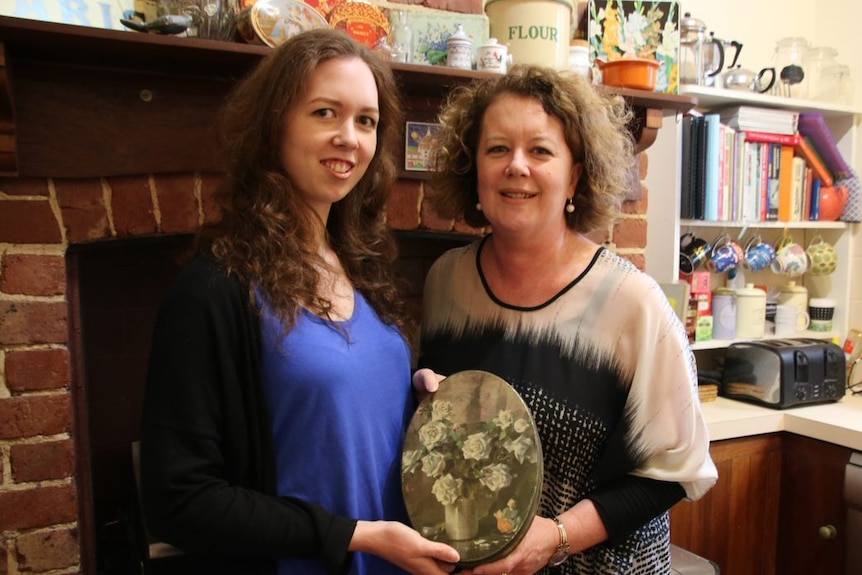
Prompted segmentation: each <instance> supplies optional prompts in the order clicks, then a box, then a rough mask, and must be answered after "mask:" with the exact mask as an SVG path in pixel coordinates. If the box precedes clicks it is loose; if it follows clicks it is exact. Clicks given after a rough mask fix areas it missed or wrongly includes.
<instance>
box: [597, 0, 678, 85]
mask: <svg viewBox="0 0 862 575" xmlns="http://www.w3.org/2000/svg"><path fill="white" fill-rule="evenodd" d="M586 17H587V40H589V42H590V59H591V60H592V61H593V62H595V61H596V60H604V61H606V62H612V61H615V60H619V59H620V58H624V57H626V56H636V57H639V58H647V59H650V60H656V61H657V62H659V64H660V66H659V69H658V77H657V79H656V87H655V91H656V92H663V93H667V94H678V93H679V2H678V1H677V0H654V1H650V0H590V1H589V4H588V8H587V14H586ZM593 78H594V79H598V80H601V69H600V68H599V67H598V66H597V65H594V66H593Z"/></svg>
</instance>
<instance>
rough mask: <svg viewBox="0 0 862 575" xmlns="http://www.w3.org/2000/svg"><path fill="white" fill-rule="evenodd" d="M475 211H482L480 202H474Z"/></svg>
mask: <svg viewBox="0 0 862 575" xmlns="http://www.w3.org/2000/svg"><path fill="white" fill-rule="evenodd" d="M476 210H478V211H480V212H481V211H482V202H476Z"/></svg>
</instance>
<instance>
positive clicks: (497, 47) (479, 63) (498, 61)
mask: <svg viewBox="0 0 862 575" xmlns="http://www.w3.org/2000/svg"><path fill="white" fill-rule="evenodd" d="M508 52H509V48H508V47H507V46H506V45H505V44H498V43H497V39H496V38H488V43H487V44H485V45H484V46H479V50H478V58H477V60H476V69H477V70H484V71H485V72H497V73H498V74H505V73H506V70H507V68H508V67H509V66H511V65H512V55H511V54H509V53H508Z"/></svg>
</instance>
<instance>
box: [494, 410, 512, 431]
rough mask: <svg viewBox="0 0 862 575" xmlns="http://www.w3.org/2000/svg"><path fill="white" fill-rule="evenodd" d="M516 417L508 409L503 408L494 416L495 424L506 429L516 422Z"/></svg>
mask: <svg viewBox="0 0 862 575" xmlns="http://www.w3.org/2000/svg"><path fill="white" fill-rule="evenodd" d="M514 420H515V417H514V415H512V412H511V411H509V410H508V409H501V410H500V411H498V412H497V417H495V418H494V424H495V425H496V426H497V427H499V428H500V429H506V428H508V427H509V426H510V425H512V423H513V422H514Z"/></svg>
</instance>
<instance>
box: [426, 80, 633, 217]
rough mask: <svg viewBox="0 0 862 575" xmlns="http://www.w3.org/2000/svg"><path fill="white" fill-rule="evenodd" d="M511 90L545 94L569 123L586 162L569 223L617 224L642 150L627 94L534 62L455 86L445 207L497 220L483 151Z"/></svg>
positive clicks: (438, 193) (447, 211)
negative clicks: (493, 117)
mask: <svg viewBox="0 0 862 575" xmlns="http://www.w3.org/2000/svg"><path fill="white" fill-rule="evenodd" d="M506 94H514V95H517V96H524V97H527V98H534V99H536V100H538V101H539V102H540V103H541V104H542V108H543V109H544V110H545V112H546V113H548V114H549V115H551V116H553V117H555V118H557V119H558V120H559V121H560V122H561V123H562V125H563V131H564V133H565V137H566V143H567V144H568V147H569V150H570V151H571V153H572V158H573V160H574V161H575V162H581V163H582V164H583V171H582V173H581V177H580V179H579V180H578V185H577V188H576V190H575V197H574V202H575V210H574V212H573V213H571V214H569V213H566V224H567V226H568V227H569V228H571V229H573V230H575V231H578V232H581V233H588V232H590V231H592V230H595V229H597V228H600V227H602V226H607V225H609V223H610V222H611V221H612V220H613V219H614V218H615V217H616V216H617V215H618V213H619V208H620V204H621V203H622V199H623V197H624V196H625V194H626V192H627V191H628V189H629V186H630V178H629V170H630V168H631V167H632V166H633V164H634V152H633V141H632V137H631V135H630V133H629V131H628V127H627V124H628V122H629V120H630V119H631V111H630V110H629V109H628V108H627V106H626V104H625V101H624V100H623V98H622V97H620V96H617V95H613V94H610V93H604V92H601V91H599V89H596V88H594V87H593V86H592V85H591V84H590V83H589V82H588V81H587V80H586V79H584V78H583V77H581V76H579V75H577V74H572V73H569V72H558V71H556V70H553V69H550V68H546V67H542V66H536V65H526V64H519V65H516V66H513V67H512V68H511V70H510V71H509V73H508V74H506V75H501V76H495V77H492V78H486V79H481V80H476V81H474V82H473V83H471V84H469V85H465V86H460V87H458V88H456V89H454V90H453V91H452V92H451V93H450V95H449V97H448V98H447V100H446V102H445V103H444V105H443V108H442V109H441V111H440V114H439V122H440V124H442V129H441V131H440V133H439V136H438V138H437V140H438V143H439V147H438V150H437V154H436V164H435V172H434V173H433V174H432V176H431V188H432V190H431V191H430V192H429V200H430V201H431V202H432V204H433V205H434V207H435V209H436V210H437V212H438V213H439V214H440V215H441V216H443V217H449V218H455V219H458V218H463V219H464V221H465V222H466V223H467V224H469V225H471V226H473V227H475V228H482V227H485V226H487V225H489V222H488V220H487V219H486V218H485V216H484V214H483V213H482V212H481V211H479V210H478V209H477V208H476V203H477V202H478V199H479V198H478V192H477V182H478V176H477V173H476V171H477V167H476V151H477V148H478V143H479V136H480V134H481V130H482V122H483V120H484V117H485V112H486V111H487V109H488V107H489V106H490V105H491V104H492V103H494V102H495V101H496V100H498V99H499V98H500V97H501V96H503V95H506Z"/></svg>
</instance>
